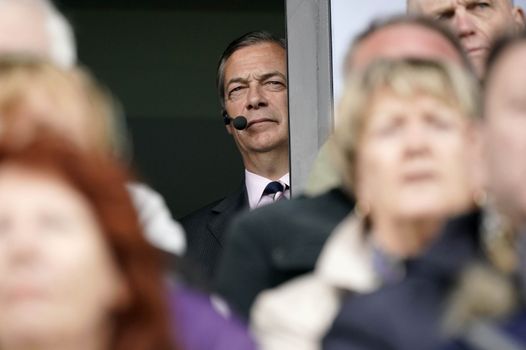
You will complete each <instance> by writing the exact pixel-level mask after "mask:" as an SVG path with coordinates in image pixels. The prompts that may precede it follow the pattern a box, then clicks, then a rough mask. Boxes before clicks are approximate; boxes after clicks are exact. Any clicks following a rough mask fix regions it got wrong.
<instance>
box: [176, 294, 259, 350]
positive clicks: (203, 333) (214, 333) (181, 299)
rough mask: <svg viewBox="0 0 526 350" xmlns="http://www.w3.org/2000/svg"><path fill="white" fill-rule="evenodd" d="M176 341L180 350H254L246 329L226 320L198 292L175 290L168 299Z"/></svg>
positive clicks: (235, 322) (237, 322) (231, 320)
mask: <svg viewBox="0 0 526 350" xmlns="http://www.w3.org/2000/svg"><path fill="white" fill-rule="evenodd" d="M170 311H171V315H173V316H174V319H175V321H174V332H175V335H176V340H177V341H178V343H179V344H180V345H181V346H182V349H183V350H254V349H256V346H255V344H254V342H253V341H252V339H251V338H250V335H249V333H248V329H247V327H246V326H245V325H244V324H243V323H241V322H240V321H239V320H237V319H235V318H234V317H231V318H229V319H226V318H225V317H223V316H222V315H220V314H219V313H218V312H217V311H216V310H215V309H214V308H213V306H212V304H211V303H210V298H209V297H208V296H207V295H205V294H202V293H200V292H197V291H194V290H190V289H188V288H185V287H181V286H177V287H176V288H175V290H172V292H171V295H170Z"/></svg>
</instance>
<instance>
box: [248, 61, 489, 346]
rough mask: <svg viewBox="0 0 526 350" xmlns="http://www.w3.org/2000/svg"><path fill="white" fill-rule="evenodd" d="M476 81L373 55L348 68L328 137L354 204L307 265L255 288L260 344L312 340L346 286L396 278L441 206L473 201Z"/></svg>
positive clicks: (437, 220)
mask: <svg viewBox="0 0 526 350" xmlns="http://www.w3.org/2000/svg"><path fill="white" fill-rule="evenodd" d="M478 103H479V97H478V86H477V83H476V81H475V80H474V79H473V78H472V77H471V76H470V75H469V74H468V73H466V72H464V71H463V70H462V69H461V68H459V67H458V66H456V65H450V64H445V63H438V62H433V61H428V60H417V59H410V60H399V61H379V62H377V63H374V64H372V65H371V66H370V67H368V69H366V70H365V71H364V72H363V73H357V74H356V75H352V76H350V77H349V80H348V81H347V86H346V89H345V91H344V94H343V97H342V100H341V103H340V105H339V108H338V111H337V121H338V122H337V125H336V128H335V135H334V140H333V141H334V146H335V152H336V154H337V159H338V161H339V164H340V170H341V175H342V178H343V179H344V184H345V187H346V188H347V190H349V191H351V190H352V192H353V193H355V195H356V198H357V203H358V204H357V209H356V211H355V212H353V213H352V214H350V215H349V216H348V217H347V218H346V219H345V220H344V221H343V222H342V223H341V224H340V225H339V226H338V227H337V228H336V229H335V231H334V232H333V233H332V234H331V236H330V238H329V240H328V241H327V242H326V244H325V246H324V248H323V250H322V252H321V254H320V257H319V259H318V262H317V264H316V268H315V271H314V272H313V273H311V274H308V275H304V276H302V277H299V278H297V279H295V280H292V281H290V282H288V283H286V284H284V285H282V286H280V287H278V288H276V289H273V290H269V291H266V292H263V293H261V294H260V296H259V297H258V299H257V301H256V303H255V306H254V308H253V309H252V314H251V323H252V327H253V330H254V332H255V334H256V337H257V339H258V341H259V344H260V345H261V347H262V348H263V349H304V350H308V349H319V348H321V343H320V342H321V338H322V337H323V336H324V334H325V332H326V331H327V330H328V327H329V326H330V325H331V323H332V321H333V319H334V317H335V316H336V313H337V312H338V310H339V306H340V304H341V301H342V298H343V296H344V295H346V294H348V293H349V292H353V293H369V292H373V291H375V290H377V289H378V288H380V287H381V286H383V285H386V284H391V283H397V282H399V281H401V280H403V278H404V273H405V271H404V268H405V266H404V264H403V260H404V259H406V258H410V257H415V256H417V255H418V254H419V253H420V252H422V251H423V250H424V249H425V248H426V247H427V246H428V245H429V244H430V243H431V242H432V241H433V238H434V237H435V235H436V233H437V232H438V231H439V229H440V228H441V226H442V225H443V224H444V222H445V221H446V220H447V218H448V217H449V216H451V215H455V214H459V213H463V212H465V211H469V210H470V209H471V208H473V207H474V200H473V198H474V195H476V194H477V193H478V188H477V186H476V185H475V182H473V181H472V179H473V177H472V170H473V169H472V168H471V165H470V164H471V163H470V159H471V156H472V152H474V150H475V148H476V146H477V144H478V143H477V137H476V133H475V126H474V124H475V123H474V121H475V118H476V117H478V116H479V114H480V113H479V104H478Z"/></svg>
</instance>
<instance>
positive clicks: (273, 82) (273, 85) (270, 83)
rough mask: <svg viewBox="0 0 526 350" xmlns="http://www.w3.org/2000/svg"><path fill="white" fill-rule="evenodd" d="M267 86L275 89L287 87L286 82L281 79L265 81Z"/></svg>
mask: <svg viewBox="0 0 526 350" xmlns="http://www.w3.org/2000/svg"><path fill="white" fill-rule="evenodd" d="M265 86H268V87H269V88H270V89H273V90H281V89H284V88H285V87H286V85H285V83H284V82H282V81H279V80H268V81H266V82H265Z"/></svg>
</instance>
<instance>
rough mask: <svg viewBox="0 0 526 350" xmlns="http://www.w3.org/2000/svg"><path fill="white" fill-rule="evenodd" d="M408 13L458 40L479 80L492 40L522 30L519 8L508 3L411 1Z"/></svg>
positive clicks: (503, 0) (500, 0) (502, 0)
mask: <svg viewBox="0 0 526 350" xmlns="http://www.w3.org/2000/svg"><path fill="white" fill-rule="evenodd" d="M408 10H409V11H410V12H417V13H422V14H425V15H427V16H431V17H432V18H434V19H436V20H438V21H440V22H443V23H444V24H446V25H448V26H449V27H450V28H451V29H452V30H453V31H454V32H455V33H456V34H457V36H458V37H459V39H460V41H461V43H462V45H463V47H464V49H465V51H466V53H467V54H468V56H469V58H470V60H471V62H472V64H473V66H474V67H475V70H476V72H477V75H478V76H479V77H483V75H484V72H485V62H486V57H487V55H488V51H489V49H490V47H491V45H492V43H493V41H494V40H495V39H496V38H497V37H498V36H499V35H502V34H504V33H506V32H516V31H517V30H520V29H521V28H523V27H524V15H523V13H522V9H520V8H519V7H513V6H512V4H511V1H509V0H485V1H479V0H413V1H410V2H409V9H408Z"/></svg>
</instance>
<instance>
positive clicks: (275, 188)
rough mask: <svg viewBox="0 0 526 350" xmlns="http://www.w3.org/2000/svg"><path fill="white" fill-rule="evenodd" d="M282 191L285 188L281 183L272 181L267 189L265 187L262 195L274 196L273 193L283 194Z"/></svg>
mask: <svg viewBox="0 0 526 350" xmlns="http://www.w3.org/2000/svg"><path fill="white" fill-rule="evenodd" d="M284 190H285V188H284V186H283V185H282V184H281V182H278V181H272V182H269V184H268V185H267V187H265V190H263V195H267V194H275V193H278V192H283V191H284Z"/></svg>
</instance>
